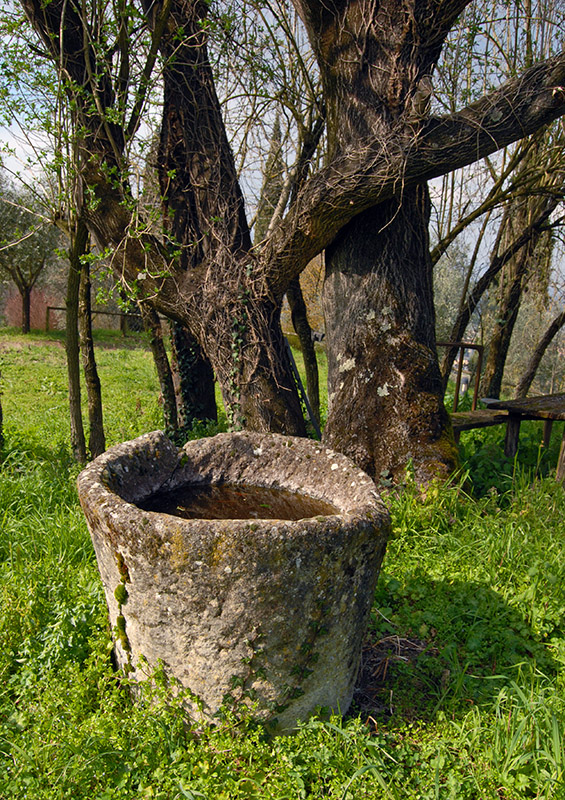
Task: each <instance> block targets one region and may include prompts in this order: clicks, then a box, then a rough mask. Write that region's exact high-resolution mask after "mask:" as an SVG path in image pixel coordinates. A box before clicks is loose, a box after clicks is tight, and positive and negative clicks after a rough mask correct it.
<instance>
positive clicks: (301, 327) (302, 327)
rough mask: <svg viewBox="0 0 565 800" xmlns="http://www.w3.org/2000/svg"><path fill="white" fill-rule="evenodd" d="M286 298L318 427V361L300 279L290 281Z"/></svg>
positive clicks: (307, 390)
mask: <svg viewBox="0 0 565 800" xmlns="http://www.w3.org/2000/svg"><path fill="white" fill-rule="evenodd" d="M286 296H287V299H288V304H289V306H290V314H291V318H292V325H293V327H294V330H295V331H296V333H297V335H298V338H299V340H300V347H301V349H302V357H303V358H304V370H305V372H306V392H307V393H308V400H309V401H310V406H311V407H312V412H313V414H314V417H315V418H316V422H317V423H318V425H319V424H320V382H319V375H318V360H317V359H316V348H315V346H314V342H313V340H312V328H311V327H310V323H309V322H308V314H307V311H306V303H305V302H304V296H303V294H302V289H301V287H300V279H299V278H295V279H294V280H293V281H291V283H290V285H289V287H288V289H287V292H286Z"/></svg>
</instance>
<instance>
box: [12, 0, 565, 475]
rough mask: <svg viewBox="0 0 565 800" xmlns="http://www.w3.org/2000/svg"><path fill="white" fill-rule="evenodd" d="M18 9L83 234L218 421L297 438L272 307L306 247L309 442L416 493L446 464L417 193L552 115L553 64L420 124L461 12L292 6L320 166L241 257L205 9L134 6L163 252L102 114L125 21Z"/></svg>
mask: <svg viewBox="0 0 565 800" xmlns="http://www.w3.org/2000/svg"><path fill="white" fill-rule="evenodd" d="M20 2H21V4H22V6H23V8H24V9H25V11H26V13H27V15H28V19H29V20H30V22H31V24H32V25H33V27H34V29H35V31H36V32H37V34H38V35H39V37H40V38H41V41H42V43H43V48H44V50H45V52H46V53H47V54H48V56H49V57H50V58H51V59H52V61H53V63H54V65H55V66H56V68H57V69H58V70H59V71H60V74H61V78H62V79H63V80H64V81H65V84H66V86H67V90H68V92H69V96H70V97H71V98H72V101H73V108H74V113H75V115H76V131H77V134H78V136H79V174H80V184H79V187H78V191H77V197H78V200H79V203H80V204H81V206H82V209H81V210H82V211H83V212H84V217H85V219H86V222H87V225H88V227H89V229H90V231H91V233H92V235H93V236H94V238H95V240H96V241H97V242H98V245H99V247H100V248H101V249H102V250H103V251H105V252H107V253H108V254H109V256H110V258H111V262H112V265H113V268H114V270H115V272H116V273H117V274H118V275H119V276H120V278H121V279H122V280H123V281H124V282H125V283H127V284H128V286H129V287H130V288H131V289H132V290H134V291H135V293H136V294H137V296H138V297H139V298H140V300H141V301H142V302H150V303H152V304H153V305H154V306H155V307H156V308H158V309H159V310H161V311H162V312H163V313H165V314H167V315H168V316H172V317H174V318H176V319H178V320H179V321H181V322H183V323H184V324H185V325H187V326H188V327H189V328H190V330H191V331H192V333H193V335H194V336H195V338H196V339H197V340H198V342H199V343H200V345H201V347H202V349H203V350H204V352H205V353H206V354H207V356H208V358H209V359H210V361H211V364H212V366H213V369H214V372H215V374H216V376H217V378H218V380H219V382H220V385H221V388H222V393H223V397H224V401H225V402H226V404H227V406H228V408H229V409H231V413H232V419H233V421H234V424H236V425H247V426H248V427H251V428H255V429H259V430H271V431H284V432H287V433H294V434H301V433H303V432H304V423H303V420H302V416H301V413H300V406H299V403H298V399H297V395H296V391H295V387H294V385H293V381H292V377H291V375H290V371H289V365H288V363H287V360H286V355H285V352H284V349H283V348H282V346H281V331H280V324H279V313H280V304H281V300H282V297H283V295H284V293H285V291H286V290H287V288H288V286H289V284H290V282H291V281H292V280H293V279H295V278H296V277H297V276H298V275H299V274H300V272H301V271H302V270H303V269H304V267H305V266H306V264H307V263H308V262H309V261H310V260H311V259H312V258H313V257H314V256H316V255H317V254H318V253H320V252H321V251H322V250H324V249H325V250H326V265H327V277H326V288H325V301H326V315H327V319H326V325H327V330H328V337H327V338H328V342H327V344H328V358H329V367H330V379H329V380H330V412H329V419H328V425H327V429H326V433H325V437H326V441H327V442H328V443H330V444H331V445H333V446H334V447H336V448H337V449H339V450H342V451H343V452H346V453H348V454H349V455H351V456H353V458H354V459H355V460H356V461H357V463H358V464H359V465H360V466H362V467H364V468H365V469H367V470H368V471H369V472H370V473H372V474H373V475H376V474H379V473H381V472H382V471H383V470H385V471H390V472H391V473H392V474H393V476H396V475H398V474H399V473H401V472H402V470H403V469H404V466H405V464H406V462H407V460H408V459H410V458H411V459H412V461H413V463H414V466H415V469H416V474H417V477H418V479H420V480H427V479H429V478H430V477H431V476H432V475H435V474H438V473H440V474H441V473H445V472H446V471H449V470H450V469H451V468H452V467H453V465H454V463H455V447H454V444H453V439H452V437H451V436H450V427H449V419H448V416H447V414H446V412H445V410H444V407H443V400H442V395H443V390H442V381H441V376H440V371H439V366H438V362H437V355H436V350H435V341H434V324H433V323H434V311H433V297H432V280H431V260H430V255H429V242H428V219H429V195H428V189H427V185H426V182H427V181H428V180H429V179H431V178H434V177H437V176H440V175H442V174H445V173H447V172H449V171H451V170H453V169H455V168H457V167H459V166H463V165H465V164H469V163H472V162H473V161H475V160H477V159H479V158H482V157H483V156H485V155H488V154H490V153H493V152H495V151H496V150H497V149H499V148H501V147H504V146H505V145H507V144H509V143H511V142H513V141H516V140H517V139H520V138H522V137H523V136H525V135H527V134H529V133H531V132H533V131H535V130H536V129H538V128H539V127H540V126H542V125H545V124H546V123H548V122H550V121H552V120H553V119H555V118H557V117H558V116H560V115H562V114H563V113H564V112H565V55H563V54H561V55H559V56H558V57H555V58H553V59H549V60H546V61H543V62H541V63H537V64H534V65H533V66H532V67H530V68H529V69H526V70H525V71H524V72H523V73H522V74H520V75H519V76H518V77H514V78H512V79H511V80H509V81H506V82H504V83H502V84H501V85H500V86H499V87H498V88H497V89H495V90H493V91H491V92H490V93H488V94H487V95H485V96H484V97H482V98H481V99H479V100H477V101H476V102H473V103H472V104H471V105H469V106H467V107H465V108H461V109H459V110H455V111H453V112H451V113H448V114H446V115H444V116H441V117H434V116H429V115H428V113H427V102H426V101H427V95H428V94H429V85H430V78H431V76H432V73H433V70H434V68H435V66H436V64H437V61H438V59H439V57H440V53H441V50H442V46H443V44H444V42H445V39H446V37H447V36H448V34H449V31H450V29H451V28H452V26H453V25H454V24H455V21H456V19H457V17H458V15H459V14H460V13H461V12H462V11H463V10H464V8H465V7H466V6H467V5H468V4H469V0H381V1H380V2H374V0H355V2H353V0H324V2H320V0H295V7H296V9H297V11H298V13H299V15H300V17H301V19H302V21H303V24H304V26H305V29H306V31H307V34H308V38H309V42H310V46H311V48H312V51H313V52H314V54H315V57H316V60H317V65H318V70H319V73H320V76H321V81H322V86H323V109H324V111H325V114H326V126H327V141H328V158H327V161H326V164H325V166H324V167H323V168H321V169H319V170H317V171H315V172H312V173H311V174H310V175H309V176H308V178H307V179H305V180H303V181H302V182H301V185H300V187H299V188H298V190H297V191H296V192H295V194H294V197H293V202H292V203H291V204H290V205H289V207H288V210H287V212H286V214H285V215H284V217H282V218H281V219H280V221H279V222H277V223H276V224H275V225H273V226H272V227H271V229H270V231H269V233H268V235H267V236H266V237H265V239H264V240H263V242H262V243H261V246H258V247H255V248H253V247H252V246H251V237H250V232H249V224H248V220H247V217H246V214H245V209H244V203H243V193H242V191H241V187H240V184H239V181H238V176H237V170H236V168H235V161H234V157H233V152H232V148H231V147H230V141H229V137H228V135H227V133H226V128H225V125H224V120H223V116H222V109H221V105H220V103H219V100H218V97H217V92H216V87H215V84H214V74H213V70H212V68H211V64H210V58H209V54H208V36H209V31H210V30H211V29H213V26H212V25H209V24H208V18H209V14H210V6H209V4H208V3H206V2H202V1H201V0H160V1H159V0H158V1H157V2H153V3H151V4H150V5H149V4H148V5H147V6H146V7H145V10H144V13H145V19H146V21H147V24H148V26H149V27H150V30H151V32H152V35H151V42H150V48H149V52H150V54H152V55H153V56H155V57H156V54H157V52H158V51H159V52H160V53H161V56H162V58H163V84H164V105H163V123H162V134H161V143H162V147H161V155H160V158H161V162H162V176H163V178H164V179H165V184H166V178H167V177H169V179H170V185H164V186H162V191H163V195H164V196H165V199H166V202H167V204H168V210H169V214H170V215H171V217H173V218H174V217H175V216H176V217H178V219H177V221H179V220H180V218H181V217H182V223H181V225H180V228H177V229H176V230H177V234H176V235H175V236H174V241H172V242H171V244H172V245H173V246H171V247H164V246H163V244H162V243H161V242H160V241H159V240H158V239H156V238H155V237H154V236H153V235H152V234H151V233H150V232H148V231H147V230H145V229H143V227H141V226H140V225H139V224H138V222H137V218H136V216H135V213H134V210H132V198H131V195H129V194H128V189H127V185H125V181H124V180H123V176H124V174H125V170H124V168H123V163H122V161H123V153H124V147H123V142H124V127H123V124H122V123H121V122H120V121H119V119H118V117H119V115H117V114H116V108H117V107H119V106H120V102H123V101H122V99H121V98H122V94H123V87H124V86H126V85H127V81H126V80H125V79H124V78H125V76H126V73H127V59H128V46H127V40H128V36H129V35H130V30H131V28H130V27H128V24H126V23H127V20H126V21H125V22H124V24H123V25H122V24H121V23H120V24H118V25H117V26H116V41H115V42H108V43H107V46H106V47H101V46H100V37H99V32H100V30H106V31H107V30H108V27H106V28H104V26H103V25H101V20H100V15H99V13H98V12H101V9H98V11H97V13H92V14H90V15H89V16H87V15H86V14H85V13H84V8H85V4H83V3H78V2H77V0H51V2H43V0H20ZM106 8H107V7H106V6H104V9H106ZM116 8H118V9H119V8H121V6H120V5H119V4H117V5H116ZM148 64H149V61H148ZM145 85H146V84H144V83H143V82H142V84H141V87H140V90H141V92H142V91H143V89H144V86H145ZM121 92H122V94H120V93H121ZM117 120H118V121H117ZM181 199H182V201H183V207H182V208H181V207H180V200H181ZM179 229H180V230H182V231H183V235H182V237H181V236H179V235H178V230H179ZM184 232H186V234H187V235H184Z"/></svg>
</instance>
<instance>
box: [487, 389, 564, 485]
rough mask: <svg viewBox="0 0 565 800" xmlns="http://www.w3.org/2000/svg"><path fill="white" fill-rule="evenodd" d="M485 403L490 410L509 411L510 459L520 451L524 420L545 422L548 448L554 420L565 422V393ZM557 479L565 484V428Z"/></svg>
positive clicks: (505, 449)
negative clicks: (521, 428) (521, 424)
mask: <svg viewBox="0 0 565 800" xmlns="http://www.w3.org/2000/svg"><path fill="white" fill-rule="evenodd" d="M483 402H485V403H486V404H487V406H488V408H489V409H490V408H492V409H500V410H503V411H508V422H507V423H506V442H505V444H504V454H505V455H507V456H509V457H510V458H514V456H515V455H516V451H517V450H518V437H519V435H520V423H521V422H522V420H523V419H542V420H544V422H545V426H544V432H543V442H544V444H545V445H546V446H547V445H548V444H549V437H550V436H551V426H552V424H553V422H554V420H565V392H563V393H561V394H546V395H542V396H541V397H525V398H523V399H521V400H488V399H487V400H485V401H483ZM555 477H556V478H557V480H558V481H560V482H561V483H565V428H564V430H563V440H562V442H561V451H560V453H559V461H558V462H557V474H556V476H555Z"/></svg>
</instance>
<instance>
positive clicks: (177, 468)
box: [78, 431, 387, 538]
mask: <svg viewBox="0 0 565 800" xmlns="http://www.w3.org/2000/svg"><path fill="white" fill-rule="evenodd" d="M78 484H79V494H80V496H81V500H82V504H83V508H84V510H85V513H86V514H87V516H88V513H89V508H88V506H89V498H94V497H96V506H97V509H98V512H99V513H101V514H102V516H105V517H106V518H108V519H110V520H111V518H112V517H113V516H114V515H115V514H120V515H123V514H124V513H126V512H127V515H128V517H129V519H130V521H131V522H132V523H133V522H134V519H135V521H137V522H139V521H140V520H141V519H142V518H143V517H147V515H151V517H150V518H151V519H154V518H155V516H163V512H160V511H152V510H146V509H141V508H140V507H139V506H138V505H137V504H138V503H140V502H143V501H146V500H147V499H148V498H150V497H151V496H153V495H155V494H158V493H161V492H165V491H173V490H175V489H181V488H182V487H184V486H187V485H195V486H197V485H209V484H213V485H222V484H229V485H236V486H237V485H247V486H257V487H263V488H268V489H283V490H287V491H290V492H294V493H296V494H299V495H305V496H307V497H310V498H313V499H314V500H321V501H322V502H324V503H327V504H329V505H331V506H333V507H334V508H335V509H336V511H335V514H331V515H327V514H317V515H316V516H315V517H313V519H316V518H317V517H321V516H324V517H326V516H336V517H339V518H340V519H342V520H345V519H347V520H349V521H351V522H353V521H354V520H355V519H359V517H365V518H366V517H367V515H369V517H373V516H374V517H375V519H376V517H377V516H379V517H380V516H382V515H386V514H387V512H386V510H385V507H384V505H383V503H382V500H381V498H380V496H379V494H378V493H377V490H376V487H375V484H374V483H373V481H372V480H371V478H370V477H369V476H368V475H367V474H366V473H364V472H363V471H362V470H360V469H359V468H358V467H356V466H355V465H354V464H353V462H352V461H351V460H350V459H349V458H347V457H346V456H344V455H342V454H341V453H336V452H335V451H333V450H330V449H329V448H327V447H324V446H323V445H322V444H321V443H319V442H315V441H313V440H311V439H301V438H297V437H290V436H283V435H281V434H272V433H269V434H263V433H254V432H248V431H242V432H236V433H220V434H217V435H216V436H213V437H208V438H203V439H197V440H192V441H189V442H187V443H186V445H184V446H183V447H181V448H177V447H176V446H175V445H174V444H173V443H172V442H171V441H170V440H169V439H168V438H167V437H166V436H165V434H164V433H163V432H162V431H153V432H151V433H147V434H144V435H143V436H140V437H138V438H137V439H134V440H131V441H129V442H124V443H123V444H119V445H116V446H115V447H112V448H110V449H109V450H107V451H106V453H104V454H103V455H101V456H99V457H98V458H97V459H95V460H94V461H93V462H92V463H91V464H90V465H89V466H87V467H86V468H85V469H84V470H83V472H82V473H81V474H80V475H79V479H78ZM166 516H171V515H166ZM174 519H176V520H177V522H178V521H179V520H180V518H178V517H175V518H174ZM306 519H308V517H304V518H301V519H299V520H288V519H284V520H278V519H266V518H263V517H259V518H258V519H255V518H251V519H230V520H225V519H223V520H215V519H212V520H206V524H207V525H208V526H209V527H210V529H211V530H213V529H214V528H216V527H222V528H223V527H225V525H226V522H229V523H230V525H235V526H240V525H241V526H245V527H249V524H250V523H256V522H267V523H268V524H270V525H273V524H275V523H280V524H283V523H284V525H285V527H286V526H290V528H291V529H292V528H293V527H294V528H296V529H297V530H298V529H300V530H301V529H303V528H304V521H305V520H306ZM195 521H196V520H190V519H183V520H182V522H183V525H189V524H191V523H193V522H195ZM116 536H117V538H120V537H119V536H118V531H117V530H116Z"/></svg>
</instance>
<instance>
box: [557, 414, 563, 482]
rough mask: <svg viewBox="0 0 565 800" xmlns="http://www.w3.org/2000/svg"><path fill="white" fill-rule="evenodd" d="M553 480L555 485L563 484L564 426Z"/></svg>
mask: <svg viewBox="0 0 565 800" xmlns="http://www.w3.org/2000/svg"><path fill="white" fill-rule="evenodd" d="M555 480H556V481H557V483H563V484H565V425H563V439H562V440H561V450H560V451H559V460H558V461H557V470H556V472H555Z"/></svg>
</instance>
